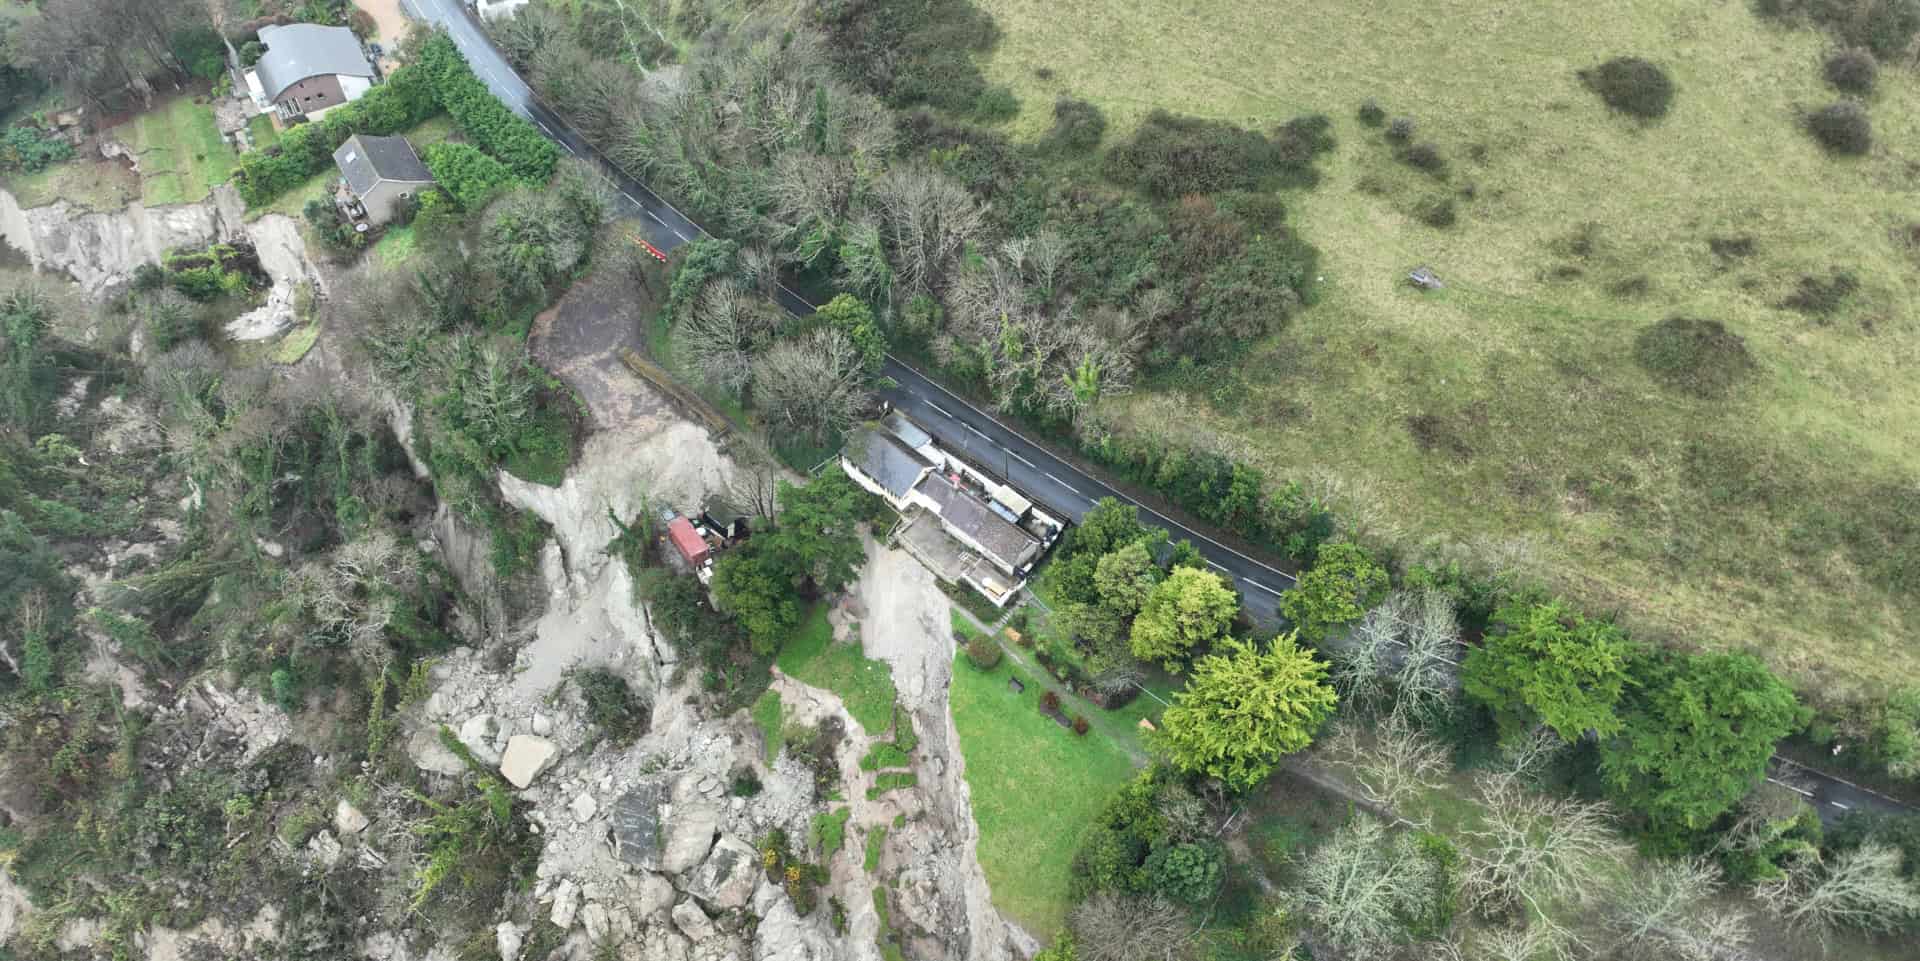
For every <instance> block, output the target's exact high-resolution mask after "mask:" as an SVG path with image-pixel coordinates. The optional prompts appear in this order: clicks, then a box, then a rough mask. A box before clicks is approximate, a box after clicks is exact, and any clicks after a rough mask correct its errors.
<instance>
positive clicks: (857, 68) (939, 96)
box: [817, 0, 1000, 114]
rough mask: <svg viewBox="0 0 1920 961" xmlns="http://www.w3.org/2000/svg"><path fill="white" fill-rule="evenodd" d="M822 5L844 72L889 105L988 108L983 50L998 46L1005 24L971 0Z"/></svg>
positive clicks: (842, 0) (832, 1)
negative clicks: (981, 63) (982, 69)
mask: <svg viewBox="0 0 1920 961" xmlns="http://www.w3.org/2000/svg"><path fill="white" fill-rule="evenodd" d="M817 9H818V16H819V19H820V22H821V25H822V26H823V27H825V28H826V31H827V37H828V39H829V40H830V41H831V42H830V43H829V44H828V46H827V50H828V53H829V55H830V56H832V57H833V59H834V63H835V64H836V65H837V66H838V67H839V68H840V71H841V73H842V74H843V75H844V76H847V77H850V78H852V79H853V80H854V81H855V82H857V83H860V84H863V85H864V86H866V87H867V88H868V89H869V90H872V91H873V92H874V93H876V94H878V95H879V96H880V97H881V98H882V99H884V100H886V101H887V102H888V103H890V104H892V105H894V106H896V107H908V106H917V105H920V104H925V105H927V106H930V107H935V108H938V109H940V110H945V111H948V112H951V113H955V114H966V113H968V112H969V111H972V110H975V109H977V108H979V107H980V106H982V103H981V101H982V94H983V93H985V92H986V91H987V89H988V85H987V81H986V79H985V78H984V77H983V76H982V75H981V73H980V67H979V61H980V60H982V59H984V57H980V56H977V55H982V54H986V53H988V52H990V51H992V50H993V48H994V45H995V44H997V43H999V41H1000V29H999V27H997V26H996V25H995V24H994V22H993V17H992V16H991V15H990V14H988V13H987V12H986V11H985V10H982V9H980V8H979V7H978V6H976V5H974V4H973V3H972V2H971V0H922V2H917V3H871V2H864V0H825V2H823V3H821V4H819V5H818V8H817ZM986 106H989V107H991V106H993V104H991V103H990V102H989V103H988V104H986Z"/></svg>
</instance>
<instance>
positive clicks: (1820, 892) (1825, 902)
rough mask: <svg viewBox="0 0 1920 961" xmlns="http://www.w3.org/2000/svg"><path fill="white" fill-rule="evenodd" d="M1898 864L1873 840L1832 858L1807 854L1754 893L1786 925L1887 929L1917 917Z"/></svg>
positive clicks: (1823, 930) (1914, 898) (1894, 851)
mask: <svg viewBox="0 0 1920 961" xmlns="http://www.w3.org/2000/svg"><path fill="white" fill-rule="evenodd" d="M1900 864H1901V854H1900V850H1899V849H1898V848H1894V847H1889V846H1887V845H1884V844H1880V843H1877V842H1868V843H1866V844H1863V845H1861V846H1860V847H1858V848H1855V849H1854V850H1851V851H1845V852H1842V853H1840V854H1837V855H1832V856H1823V855H1821V854H1820V853H1819V852H1817V851H1816V852H1811V853H1808V854H1804V855H1802V856H1800V857H1797V858H1795V859H1793V860H1792V861H1790V862H1789V863H1788V864H1787V867H1786V871H1785V872H1784V873H1783V874H1782V875H1781V876H1780V877H1778V878H1775V879H1774V880H1772V881H1766V882H1763V883H1762V884H1761V885H1760V886H1759V887H1758V888H1757V889H1755V891H1754V896H1755V897H1757V898H1758V899H1759V900H1760V903H1761V904H1763V905H1765V906H1766V907H1767V909H1768V910H1769V911H1772V912H1773V913H1775V914H1777V915H1778V916H1779V917H1781V918H1782V919H1784V920H1785V921H1786V922H1787V923H1788V924H1789V925H1791V926H1793V927H1796V928H1804V929H1810V930H1813V931H1817V932H1819V933H1820V934H1822V935H1823V936H1824V935H1826V934H1829V933H1831V932H1833V931H1834V930H1837V929H1840V928H1856V929H1859V930H1863V931H1876V932H1886V931H1892V930H1894V929H1895V928H1898V927H1899V926H1900V925H1902V924H1904V923H1906V922H1907V921H1909V920H1911V919H1913V918H1914V917H1916V916H1920V890H1916V888H1915V885H1914V883H1913V882H1912V881H1910V880H1908V879H1907V878H1905V877H1903V876H1901V873H1900Z"/></svg>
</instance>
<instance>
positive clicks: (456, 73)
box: [396, 34, 560, 183]
mask: <svg viewBox="0 0 1920 961" xmlns="http://www.w3.org/2000/svg"><path fill="white" fill-rule="evenodd" d="M414 66H416V67H417V68H419V69H420V70H423V71H425V73H426V75H427V77H429V78H430V79H431V81H432V88H433V94H434V97H435V99H437V100H438V101H439V103H440V106H441V107H443V108H445V109H446V111H447V113H449V114H451V115H452V116H453V121H454V123H457V124H459V125H460V130H461V132H462V133H465V134H466V135H467V139H469V140H471V141H473V143H474V145H475V146H477V147H479V148H480V149H481V150H482V151H485V152H486V153H487V154H489V155H490V156H492V157H494V158H495V159H497V160H499V161H500V162H501V163H504V164H506V165H507V166H508V167H509V168H511V169H512V170H513V172H514V175H515V176H517V177H519V178H520V179H522V180H525V181H527V182H529V183H546V182H547V180H548V178H550V177H552V176H553V168H554V165H555V164H556V163H558V162H559V160H560V148H558V147H556V146H554V145H553V141H551V140H548V139H547V138H545V137H543V136H541V135H540V131H539V130H537V129H535V128H534V126H533V124H531V123H528V122H527V121H526V120H525V119H523V118H521V117H520V116H519V115H518V114H516V113H514V112H513V111H511V110H508V109H507V105H506V104H503V103H501V102H500V101H499V99H498V98H496V97H495V96H494V95H493V92H492V91H490V90H488V89H487V85H486V84H484V83H481V82H480V78H479V77H476V76H474V75H473V71H472V70H471V69H470V68H468V66H467V60H466V58H465V57H463V56H461V55H460V50H459V48H457V47H455V46H454V45H453V41H452V40H451V39H449V38H448V37H447V36H446V35H445V34H435V35H434V37H433V39H431V40H429V41H427V42H426V43H425V44H422V45H421V47H420V50H419V52H418V54H417V55H416V60H415V63H414ZM396 72H397V71H396Z"/></svg>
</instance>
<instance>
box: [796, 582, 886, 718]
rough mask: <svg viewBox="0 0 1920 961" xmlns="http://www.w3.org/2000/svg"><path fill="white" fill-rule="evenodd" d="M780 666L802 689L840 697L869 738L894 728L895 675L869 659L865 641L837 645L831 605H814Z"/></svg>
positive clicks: (884, 664)
mask: <svg viewBox="0 0 1920 961" xmlns="http://www.w3.org/2000/svg"><path fill="white" fill-rule="evenodd" d="M854 633H855V636H858V634H859V632H858V631H856V632H854ZM774 665H775V666H777V667H778V668H780V671H781V673H783V674H785V675H787V676H788V677H791V678H793V679H794V680H796V681H799V682H800V683H802V684H808V685H812V686H813V687H818V688H822V689H824V690H828V691H832V692H833V693H834V694H837V695H839V697H840V700H841V701H842V702H843V703H845V704H846V705H847V713H849V714H852V715H853V719H854V721H856V722H858V723H859V725H860V727H861V728H862V729H863V730H865V731H866V733H868V734H870V735H874V736H876V737H877V736H879V735H881V734H884V733H886V730H887V728H888V727H890V726H892V724H893V700H894V689H893V673H892V671H890V670H889V669H888V668H887V665H886V663H885V662H884V661H876V660H873V659H871V658H869V657H867V656H866V654H865V652H863V651H862V650H861V648H860V644H859V642H857V641H851V642H847V643H840V642H838V641H835V640H834V639H833V626H832V625H831V624H828V623H827V607H826V605H824V604H816V605H814V607H813V610H812V611H810V612H808V614H807V618H806V620H804V621H802V622H801V623H800V629H799V630H798V631H796V632H795V633H794V636H793V639H792V640H790V641H788V642H787V646H786V647H784V648H782V649H781V651H780V656H779V657H778V658H776V659H775V660H774Z"/></svg>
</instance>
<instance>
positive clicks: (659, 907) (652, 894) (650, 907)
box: [633, 872, 675, 922]
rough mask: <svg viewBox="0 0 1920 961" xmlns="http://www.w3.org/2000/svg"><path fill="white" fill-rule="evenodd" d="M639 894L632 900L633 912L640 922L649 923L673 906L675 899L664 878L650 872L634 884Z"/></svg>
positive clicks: (671, 887)
mask: <svg viewBox="0 0 1920 961" xmlns="http://www.w3.org/2000/svg"><path fill="white" fill-rule="evenodd" d="M636 884H637V886H638V887H639V889H640V890H639V893H638V894H636V895H634V898H633V911H634V913H635V914H637V915H639V916H640V920H641V921H642V922H651V921H653V920H654V919H655V918H656V917H658V916H659V915H660V914H661V913H662V912H664V911H666V910H667V909H668V908H670V907H672V906H673V899H674V897H675V894H674V891H673V885H672V884H669V883H668V882H667V879H666V878H663V877H661V876H660V875H658V874H654V873H652V872H645V873H642V874H641V875H640V880H639V881H638V882H636Z"/></svg>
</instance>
